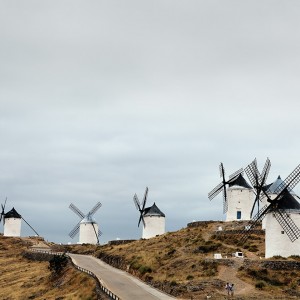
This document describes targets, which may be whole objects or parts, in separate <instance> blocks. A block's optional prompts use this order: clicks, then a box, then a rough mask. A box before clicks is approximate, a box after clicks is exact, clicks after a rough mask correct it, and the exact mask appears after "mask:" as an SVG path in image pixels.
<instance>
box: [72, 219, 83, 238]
mask: <svg viewBox="0 0 300 300" xmlns="http://www.w3.org/2000/svg"><path fill="white" fill-rule="evenodd" d="M80 222H81V221H80ZM80 222H78V223H77V224H76V225H75V227H74V228H73V229H72V230H71V232H70V233H69V236H70V237H71V238H74V236H75V235H76V234H77V233H78V231H79V227H80Z"/></svg>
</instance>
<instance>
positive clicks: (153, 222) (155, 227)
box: [133, 187, 166, 239]
mask: <svg viewBox="0 0 300 300" xmlns="http://www.w3.org/2000/svg"><path fill="white" fill-rule="evenodd" d="M147 196H148V187H146V190H145V195H144V199H143V202H142V205H141V203H140V201H139V199H138V197H137V195H136V194H135V195H134V197H133V201H134V204H135V206H136V208H137V210H138V211H139V212H140V218H139V222H138V226H140V223H141V221H142V223H143V233H142V238H143V239H149V238H152V237H155V236H157V235H161V234H164V233H165V231H166V229H165V228H166V216H165V214H164V213H163V212H162V211H161V210H160V209H159V208H158V207H157V206H156V204H155V203H154V204H153V205H152V206H150V207H147V208H145V206H146V201H147Z"/></svg>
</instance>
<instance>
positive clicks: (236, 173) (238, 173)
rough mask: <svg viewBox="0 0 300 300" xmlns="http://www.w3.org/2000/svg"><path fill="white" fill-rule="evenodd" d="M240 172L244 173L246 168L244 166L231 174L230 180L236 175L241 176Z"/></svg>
mask: <svg viewBox="0 0 300 300" xmlns="http://www.w3.org/2000/svg"><path fill="white" fill-rule="evenodd" d="M240 174H242V175H243V174H244V170H243V168H241V169H239V170H237V171H235V172H234V173H232V174H231V175H230V176H229V181H232V180H233V179H235V177H237V176H239V175H240Z"/></svg>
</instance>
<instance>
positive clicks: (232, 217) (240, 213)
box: [226, 174, 255, 222]
mask: <svg viewBox="0 0 300 300" xmlns="http://www.w3.org/2000/svg"><path fill="white" fill-rule="evenodd" d="M226 192H227V205H228V209H227V212H226V222H230V221H246V220H250V219H251V210H252V206H253V203H254V199H255V197H254V193H253V189H252V187H251V186H250V185H249V184H248V183H247V181H246V180H245V178H244V177H243V176H242V175H241V174H240V175H239V176H238V177H237V178H236V179H235V180H234V181H232V182H230V183H229V187H228V188H227V190H226Z"/></svg>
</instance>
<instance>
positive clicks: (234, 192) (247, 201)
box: [208, 163, 254, 222]
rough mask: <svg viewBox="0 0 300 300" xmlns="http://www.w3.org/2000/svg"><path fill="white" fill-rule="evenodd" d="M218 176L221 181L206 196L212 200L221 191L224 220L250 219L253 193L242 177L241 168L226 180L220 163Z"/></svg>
mask: <svg viewBox="0 0 300 300" xmlns="http://www.w3.org/2000/svg"><path fill="white" fill-rule="evenodd" d="M220 177H221V178H222V182H221V183H220V184H218V185H217V186H216V187H215V188H214V189H213V190H212V191H211V192H210V193H208V198H209V199H210V200H212V199H213V198H214V197H216V196H217V195H218V194H219V193H220V192H221V191H223V212H224V213H226V221H227V222H229V221H244V220H250V219H251V217H250V215H251V209H252V204H253V201H254V194H253V189H252V187H251V186H250V185H249V184H248V183H247V181H246V180H245V178H244V177H243V169H239V170H238V171H236V172H235V173H233V174H232V175H230V176H229V179H228V180H226V179H225V170H224V167H223V164H222V163H221V164H220Z"/></svg>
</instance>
